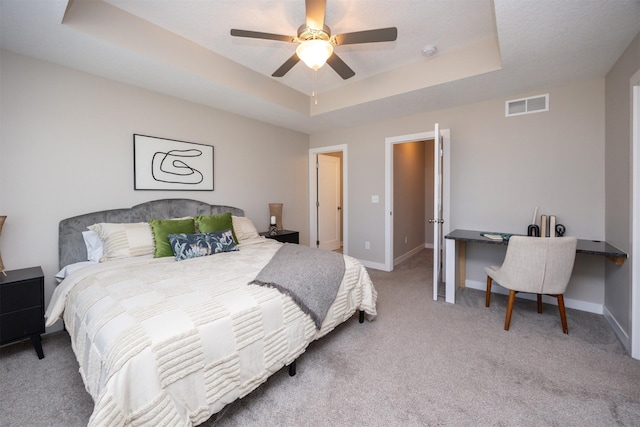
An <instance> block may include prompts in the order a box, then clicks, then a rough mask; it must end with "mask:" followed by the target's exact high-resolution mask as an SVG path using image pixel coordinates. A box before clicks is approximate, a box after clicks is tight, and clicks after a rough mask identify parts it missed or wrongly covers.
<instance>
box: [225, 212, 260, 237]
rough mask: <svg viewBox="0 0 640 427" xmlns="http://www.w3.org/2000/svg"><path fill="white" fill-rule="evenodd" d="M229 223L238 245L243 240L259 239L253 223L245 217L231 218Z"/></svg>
mask: <svg viewBox="0 0 640 427" xmlns="http://www.w3.org/2000/svg"><path fill="white" fill-rule="evenodd" d="M231 222H232V224H233V232H234V233H236V237H237V238H238V243H240V242H242V241H243V240H249V239H255V238H256V237H260V234H258V230H256V226H255V225H254V224H253V222H252V221H251V220H250V219H249V218H247V217H246V216H233V215H232V216H231Z"/></svg>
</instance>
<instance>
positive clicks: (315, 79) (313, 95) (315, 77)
mask: <svg viewBox="0 0 640 427" xmlns="http://www.w3.org/2000/svg"><path fill="white" fill-rule="evenodd" d="M317 85H318V70H313V89H312V90H311V99H312V100H313V105H318V97H317V96H316V86H317Z"/></svg>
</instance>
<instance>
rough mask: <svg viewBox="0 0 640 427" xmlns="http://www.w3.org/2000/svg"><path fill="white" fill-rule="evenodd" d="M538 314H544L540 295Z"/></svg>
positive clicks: (539, 295)
mask: <svg viewBox="0 0 640 427" xmlns="http://www.w3.org/2000/svg"><path fill="white" fill-rule="evenodd" d="M538 313H542V295H541V294H538Z"/></svg>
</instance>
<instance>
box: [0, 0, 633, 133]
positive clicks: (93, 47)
mask: <svg viewBox="0 0 640 427" xmlns="http://www.w3.org/2000/svg"><path fill="white" fill-rule="evenodd" d="M304 16H305V8H304V1H303V0H285V1H266V0H215V1H213V0H212V1H204V0H164V1H163V0H153V1H151V0H105V1H99V0H74V1H73V2H71V3H68V2H67V1H66V0H29V1H24V0H0V46H1V47H2V48H3V49H7V50H11V51H15V52H18V53H21V54H24V55H27V56H32V57H36V58H40V59H43V60H47V61H51V62H54V63H57V64H61V65H64V66H68V67H71V68H75V69H78V70H82V71H86V72H89V73H93V74H97V75H99V76H103V77H106V78H110V79H113V80H117V81H121V82H124V83H128V84H133V85H136V86H140V87H143V88H148V89H150V90H154V91H158V92H161V93H166V94H169V95H172V96H176V97H180V98H183V99H187V100H190V101H193V102H197V103H201V104H204V105H209V106H212V107H215V108H220V109H224V110H227V111H231V112H234V113H238V114H242V115H245V116H248V117H252V118H255V119H258V120H262V121H266V122H269V123H273V124H276V125H279V126H283V127H287V128H291V129H295V130H299V131H301V132H305V133H314V132H321V131H323V130H326V129H332V128H338V127H345V126H352V125H355V124H361V123H366V122H369V121H376V120H380V119H384V118H386V117H398V116H403V115H408V114H414V113H418V112H424V111H431V110H436V109H441V108H446V107H451V106H455V105H460V104H464V103H470V102H476V101H480V100H483V99H488V98H496V97H502V96H511V95H515V94H519V93H523V92H527V91H532V90H538V89H545V88H548V87H552V86H556V85H562V84H566V83H568V82H570V81H572V80H576V79H585V78H592V77H603V76H604V75H605V74H606V73H607V71H608V70H609V69H610V68H611V66H612V65H613V64H614V63H615V61H616V59H617V58H618V57H619V56H620V54H621V53H622V52H623V51H624V49H625V48H626V47H627V46H628V45H629V43H630V42H631V40H632V39H633V37H635V35H636V34H638V32H639V31H640V0H633V1H632V0H522V1H513V0H495V1H490V0H452V1H442V0H360V1H353V0H352V1H346V0H327V11H326V17H325V22H326V24H327V25H328V26H329V27H330V28H331V31H332V33H333V34H338V33H344V32H351V31H361V30H367V29H374V28H380V27H388V26H395V27H397V28H398V39H397V40H396V41H395V42H383V43H372V44H364V45H349V46H338V47H336V53H338V54H339V55H340V57H341V58H342V59H343V60H344V61H345V62H346V63H347V64H348V65H349V66H350V67H351V68H352V69H353V70H354V71H355V72H356V75H355V76H354V77H353V78H351V79H349V80H346V81H345V80H342V79H341V78H340V77H339V76H338V75H337V74H336V73H335V72H334V71H333V70H332V69H331V68H329V67H328V66H325V67H323V68H321V69H320V70H319V71H318V73H317V76H316V83H315V85H316V91H317V93H318V99H317V100H318V105H314V103H313V102H312V100H311V99H310V97H309V94H310V92H311V90H312V88H313V82H314V72H313V71H311V70H310V69H308V68H306V66H304V64H303V63H298V64H297V65H296V66H295V67H294V68H293V69H292V70H291V71H289V73H287V75H285V76H284V77H282V78H273V77H271V74H272V73H273V71H275V69H277V68H278V67H279V66H280V65H281V64H282V63H283V62H284V61H285V60H286V59H287V58H288V57H289V56H291V55H292V54H293V52H294V51H295V45H294V44H290V43H285V42H277V41H269V40H254V39H243V38H234V37H231V36H230V35H229V30H230V29H231V28H239V29H246V30H254V31H263V32H270V33H278V34H284V35H295V34H296V31H297V28H298V27H299V26H300V25H301V24H302V23H303V22H304ZM427 44H433V45H436V46H437V47H438V54H437V55H436V56H434V57H431V58H425V57H423V56H422V55H421V50H422V48H423V47H424V46H425V45H427Z"/></svg>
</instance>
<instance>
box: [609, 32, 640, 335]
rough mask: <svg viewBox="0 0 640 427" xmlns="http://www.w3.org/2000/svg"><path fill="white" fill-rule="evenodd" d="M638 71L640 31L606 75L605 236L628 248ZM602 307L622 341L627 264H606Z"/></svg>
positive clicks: (627, 320)
mask: <svg viewBox="0 0 640 427" xmlns="http://www.w3.org/2000/svg"><path fill="white" fill-rule="evenodd" d="M639 70H640V34H638V36H636V38H635V39H634V40H633V41H632V43H631V44H630V45H629V47H628V48H627V49H626V51H625V52H624V53H623V55H622V56H621V57H620V58H619V59H618V61H617V62H616V64H615V65H614V66H613V68H612V69H611V70H610V71H609V73H607V76H606V80H605V81H606V86H605V88H606V103H605V106H606V113H605V117H606V118H605V123H606V134H605V138H606V145H605V147H606V150H605V153H606V154H605V171H606V175H605V176H606V183H607V185H606V193H605V194H606V202H605V203H606V205H605V206H606V226H605V229H606V237H607V241H609V242H611V243H612V244H614V245H615V246H617V247H619V248H620V249H622V250H624V251H627V252H630V250H631V216H630V214H631V178H632V176H631V162H630V159H631V152H632V140H631V137H632V130H631V127H632V121H631V114H632V110H631V85H630V79H631V77H632V76H633V75H634V74H635V73H637V72H638V71H639ZM605 271H606V274H605V280H606V287H605V289H606V292H605V308H606V311H607V313H605V314H607V315H608V316H609V315H610V316H611V317H612V318H614V319H615V322H616V323H617V326H619V328H620V329H619V330H617V332H618V334H619V336H620V337H621V339H622V341H623V342H624V343H625V344H626V345H627V346H628V344H629V342H628V337H629V335H630V333H631V263H630V262H628V261H627V262H626V263H625V264H624V265H623V266H622V267H616V266H614V265H611V264H607V268H606V270H605Z"/></svg>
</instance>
